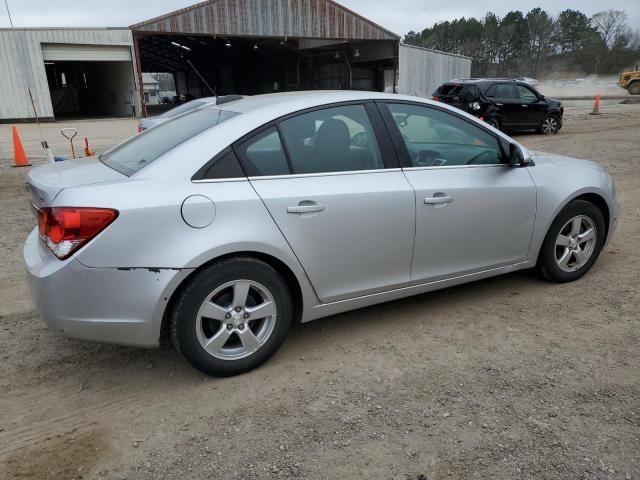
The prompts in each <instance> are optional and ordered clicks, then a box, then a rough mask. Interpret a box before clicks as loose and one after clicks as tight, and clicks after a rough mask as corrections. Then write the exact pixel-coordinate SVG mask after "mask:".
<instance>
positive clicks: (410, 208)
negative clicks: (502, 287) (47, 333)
mask: <svg viewBox="0 0 640 480" xmlns="http://www.w3.org/2000/svg"><path fill="white" fill-rule="evenodd" d="M27 188H28V189H29V191H30V193H31V200H32V202H33V206H34V211H35V212H36V214H37V217H38V227H37V228H36V229H34V231H33V232H32V233H31V235H30V236H29V238H28V239H27V241H26V244H25V247H24V260H25V264H26V269H27V272H28V277H29V284H30V288H31V291H32V295H33V299H34V302H35V304H36V305H37V307H38V309H39V310H40V314H41V318H42V319H43V320H44V321H45V322H46V323H47V324H48V325H49V327H50V328H51V329H52V330H53V331H56V332H60V333H63V334H65V335H68V336H70V337H75V338H80V339H86V340H93V341H101V342H109V343H117V344H124V345H134V346H142V347H154V346H157V345H158V342H159V338H160V332H161V331H162V330H163V326H164V325H166V326H167V329H168V330H169V332H170V335H171V339H172V341H173V344H174V345H175V347H176V349H177V350H178V351H179V352H180V353H181V354H182V355H183V356H184V357H185V358H186V359H187V360H188V361H189V362H191V364H192V365H193V366H195V367H196V368H198V369H200V370H202V371H203V372H206V373H208V374H211V375H233V374H238V373H241V372H245V371H248V370H250V369H252V368H255V367H257V366H258V365H260V364H261V363H263V362H264V361H266V360H267V359H268V358H269V357H271V356H272V355H273V354H274V353H275V352H276V350H277V349H278V347H279V346H280V345H281V344H282V342H283V341H284V340H285V337H286V336H287V333H288V331H289V329H290V326H291V325H292V324H293V323H295V322H308V321H310V320H314V319H317V318H321V317H325V316H328V315H333V314H336V313H340V312H344V311H347V310H351V309H356V308H360V307H365V306H368V305H373V304H376V303H380V302H386V301H389V300H394V299H398V298H402V297H407V296H410V295H416V294H421V293H424V292H428V291H431V290H436V289H440V288H445V287H449V286H452V285H457V284H461V283H465V282H471V281H475V280H480V279H483V278H487V277H492V276H495V275H500V274H504V273H508V272H513V271H515V270H521V269H534V268H535V269H537V271H538V272H539V273H540V274H541V275H542V276H544V277H545V278H547V279H548V280H550V281H553V282H568V281H573V280H576V279H578V278H580V277H581V276H582V275H584V274H585V273H586V272H587V271H588V270H589V269H590V268H591V266H592V265H593V263H594V262H595V261H596V259H597V257H598V254H599V253H600V251H601V250H602V248H603V247H604V246H605V245H606V243H607V242H608V241H609V239H610V238H611V236H612V235H613V232H614V229H615V227H616V223H617V219H618V204H617V201H616V194H615V189H614V185H613V183H612V181H611V178H610V177H609V175H608V174H607V173H606V172H605V171H604V170H603V169H602V168H601V167H600V166H598V165H597V164H596V163H592V162H589V161H585V160H575V159H572V158H566V157H559V156H554V155H550V154H545V153H539V152H529V151H527V150H526V149H525V148H524V147H522V146H521V145H519V144H518V143H517V142H515V141H514V140H512V139H511V138H509V137H508V136H506V135H504V134H503V133H501V132H499V131H497V130H495V129H493V128H491V127H490V126H488V125H487V124H485V123H483V122H481V121H479V120H477V119H476V118H474V117H472V116H470V115H467V114H465V113H463V112H461V111H460V110H456V109H453V108H449V107H447V106H446V105H443V104H441V103H434V102H431V101H428V100H424V99H420V98H415V97H407V96H399V95H392V94H376V93H369V92H326V91H325V92H298V93H287V94H274V95H261V96H255V97H248V98H244V99H237V100H234V101H227V102H224V103H222V104H217V105H216V104H212V105H209V106H206V107H203V108H200V109H197V110H195V111H192V112H190V113H186V114H184V115H181V116H178V117H176V118H174V119H172V120H170V121H168V122H166V123H164V124H162V125H158V126H157V127H154V128H152V129H150V130H147V131H145V132H143V133H141V134H140V135H137V136H136V137H134V138H132V139H130V140H128V141H126V142H124V143H123V144H121V145H119V146H117V147H115V148H113V149H111V150H110V151H108V152H106V153H104V154H103V155H101V156H100V157H99V158H90V159H84V160H73V161H67V162H63V163H58V164H51V165H46V166H42V167H38V168H35V169H33V170H32V171H31V172H30V173H29V175H28V178H27Z"/></svg>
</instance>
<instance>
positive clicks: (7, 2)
mask: <svg viewBox="0 0 640 480" xmlns="http://www.w3.org/2000/svg"><path fill="white" fill-rule="evenodd" d="M4 6H5V7H7V15H9V25H11V28H13V20H12V19H11V12H10V11H9V0H4Z"/></svg>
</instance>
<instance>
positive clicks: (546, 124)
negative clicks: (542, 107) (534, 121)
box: [538, 115, 560, 135]
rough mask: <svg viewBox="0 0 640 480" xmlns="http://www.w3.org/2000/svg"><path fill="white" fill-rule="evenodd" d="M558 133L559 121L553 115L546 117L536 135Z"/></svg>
mask: <svg viewBox="0 0 640 480" xmlns="http://www.w3.org/2000/svg"><path fill="white" fill-rule="evenodd" d="M559 131H560V120H558V117H556V116H555V115H547V116H546V117H545V119H544V120H543V121H542V124H541V125H540V127H539V128H538V133H541V134H543V135H555V134H556V133H558V132H559Z"/></svg>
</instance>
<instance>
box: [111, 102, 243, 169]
mask: <svg viewBox="0 0 640 480" xmlns="http://www.w3.org/2000/svg"><path fill="white" fill-rule="evenodd" d="M236 115H239V114H238V113H236V112H229V111H226V110H218V109H210V108H205V109H202V110H196V111H194V112H191V113H186V114H184V115H182V116H179V117H176V118H174V119H172V120H169V121H168V122H165V123H163V124H160V125H157V126H155V127H153V128H150V129H149V130H145V131H144V132H142V133H140V134H139V135H136V136H135V137H132V138H130V139H129V140H127V141H126V142H124V143H122V144H120V145H118V146H117V147H115V148H113V149H111V150H109V151H108V152H105V153H104V154H102V155H101V156H100V157H99V158H100V161H102V163H104V164H105V165H106V166H108V167H110V168H113V169H114V170H116V171H118V172H120V173H122V174H124V175H128V176H130V175H133V174H134V173H136V172H137V171H139V170H140V169H142V168H144V167H145V166H147V165H149V164H150V163H151V162H153V161H155V160H157V159H158V158H159V157H161V156H162V155H164V154H165V153H167V152H168V151H169V150H173V149H174V148H175V147H177V146H178V145H181V144H182V143H184V142H186V141H187V140H189V139H190V138H192V137H195V136H196V135H198V134H199V133H202V132H204V131H205V130H208V129H209V128H211V127H213V126H215V125H217V124H219V123H222V122H224V121H225V120H228V119H229V118H232V117H235V116H236Z"/></svg>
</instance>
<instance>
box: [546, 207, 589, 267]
mask: <svg viewBox="0 0 640 480" xmlns="http://www.w3.org/2000/svg"><path fill="white" fill-rule="evenodd" d="M596 240H597V230H596V227H595V224H594V222H593V220H592V219H591V218H589V217H587V216H586V215H578V216H576V217H573V218H572V219H571V220H569V221H568V222H567V223H565V224H564V226H563V227H562V228H561V229H560V232H559V233H558V237H557V238H556V243H555V258H556V263H557V265H558V267H560V269H561V270H563V271H565V272H575V271H576V270H579V269H581V268H582V267H584V266H585V265H586V263H587V262H588V261H589V258H591V255H592V254H593V251H594V247H595V245H596Z"/></svg>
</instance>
